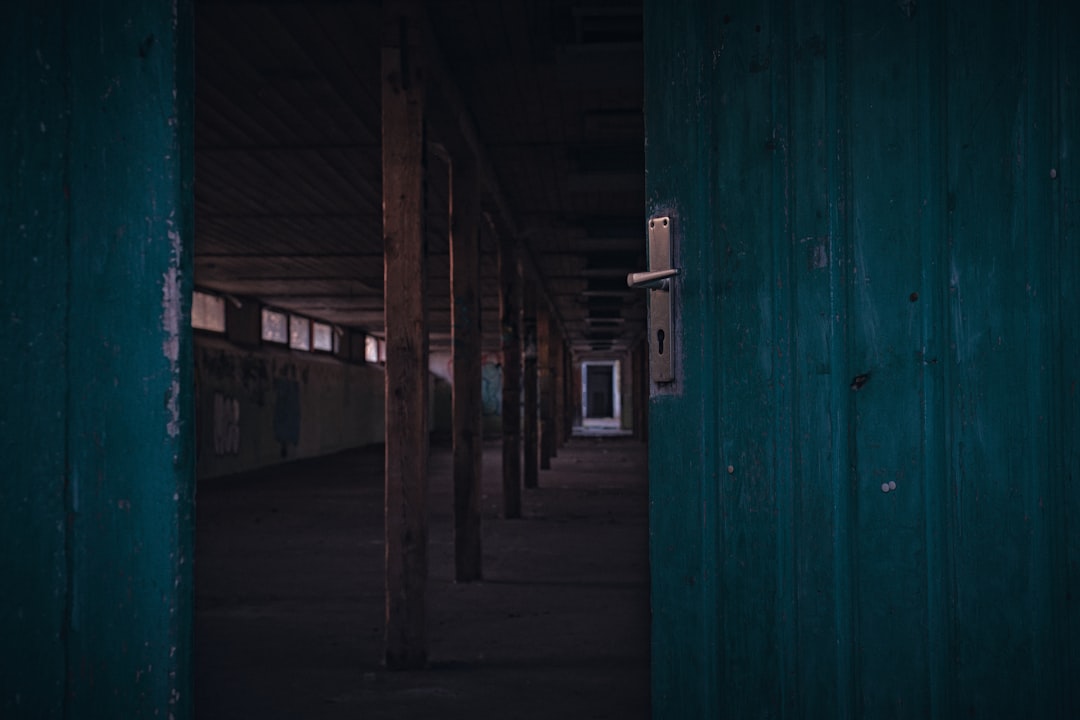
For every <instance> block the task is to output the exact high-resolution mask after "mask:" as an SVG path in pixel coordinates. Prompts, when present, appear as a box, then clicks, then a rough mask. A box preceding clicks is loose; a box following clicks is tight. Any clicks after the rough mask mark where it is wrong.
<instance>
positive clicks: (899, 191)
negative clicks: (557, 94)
mask: <svg viewBox="0 0 1080 720" xmlns="http://www.w3.org/2000/svg"><path fill="white" fill-rule="evenodd" d="M1078 22H1080V12H1078V11H1077V10H1076V9H1074V8H1073V7H1072V6H1071V5H1068V4H1065V3H1050V2H1042V3H1035V4H1031V5H1028V4H1024V3H1021V2H1014V3H1010V4H1006V6H1005V7H1003V8H1000V9H998V8H995V10H994V11H988V10H987V9H986V7H985V5H984V4H979V3H975V2H950V3H946V4H944V5H942V6H929V5H925V4H918V5H916V4H915V3H903V2H902V3H896V2H876V3H852V4H847V5H841V4H839V3H836V2H824V1H822V0H819V1H818V2H808V3H780V2H773V3H765V2H759V3H749V2H748V3H742V4H740V5H739V7H730V6H729V7H723V6H721V7H717V6H715V4H713V3H710V2H705V1H704V0H699V1H697V2H682V3H667V2H663V1H662V0H646V21H645V28H646V30H645V51H646V107H645V115H646V135H647V142H646V161H647V191H648V208H647V211H648V214H649V216H650V217H653V216H658V215H666V216H670V217H672V219H673V236H674V241H675V263H676V265H677V266H679V267H681V268H682V269H683V274H682V275H681V276H679V278H677V280H676V281H675V283H674V286H673V289H672V299H673V302H674V303H675V306H676V308H677V312H676V319H675V342H674V344H673V347H674V348H675V352H676V353H677V355H676V358H675V360H676V375H677V380H676V382H675V383H673V384H670V385H659V386H656V385H654V386H653V388H652V398H651V403H650V430H651V432H650V473H651V482H652V498H651V506H652V517H651V522H652V557H651V560H652V571H653V619H654V624H653V697H654V716H655V717H658V718H663V717H672V718H682V717H720V716H724V717H781V716H783V717H875V718H878V717H886V718H887V717H897V718H901V717H922V716H933V717H953V716H957V715H960V714H964V715H974V716H977V717H987V716H990V717H995V716H998V717H1021V716H1039V717H1055V716H1064V715H1069V714H1076V713H1077V712H1080V699H1078V697H1077V691H1076V690H1074V689H1072V686H1073V684H1074V683H1073V682H1072V678H1074V677H1076V676H1077V675H1078V674H1080V667H1078V665H1077V658H1076V654H1077V647H1078V646H1080V636H1078V630H1077V627H1078V625H1077V618H1076V614H1077V607H1076V605H1077V600H1075V599H1074V598H1076V597H1077V589H1078V581H1077V574H1078V571H1077V565H1078V563H1080V539H1078V536H1080V529H1078V527H1077V523H1075V522H1074V523H1072V524H1071V527H1070V524H1069V523H1068V522H1067V520H1068V518H1069V517H1070V516H1071V517H1076V513H1077V512H1080V500H1078V495H1080V493H1078V491H1077V489H1076V488H1075V485H1074V484H1073V483H1072V482H1071V480H1072V479H1074V478H1076V476H1077V475H1078V469H1080V459H1078V455H1077V450H1076V447H1075V446H1076V439H1077V430H1078V428H1080V423H1078V417H1080V406H1078V401H1077V397H1076V396H1077V391H1076V389H1075V387H1076V386H1075V383H1076V382H1077V375H1078V373H1077V370H1076V365H1077V362H1076V358H1077V356H1078V355H1077V350H1078V348H1077V340H1076V335H1077V334H1078V332H1080V331H1078V330H1077V327H1078V326H1080V322H1078V321H1080V317H1078V314H1080V313H1078V307H1080V306H1078V303H1077V300H1078V298H1077V293H1076V279H1075V278H1076V277H1077V275H1078V274H1080V255H1078V253H1077V251H1076V249H1075V246H1076V225H1077V223H1076V220H1077V210H1076V200H1077V195H1078V192H1077V189H1076V188H1077V183H1076V182H1075V181H1074V180H1073V179H1072V178H1071V176H1070V175H1069V171H1070V170H1071V169H1072V167H1073V163H1072V160H1071V158H1070V156H1069V150H1070V146H1071V145H1072V144H1075V143H1076V141H1077V140H1080V127H1078V120H1077V110H1078V103H1077V93H1078V89H1077V88H1078V85H1077V82H1076V73H1077V70H1076V68H1077V67H1078V64H1077V57H1076V55H1077V52H1076V50H1075V49H1074V48H1073V47H1072V46H1071V43H1070V42H1067V41H1066V40H1067V38H1063V37H1062V34H1061V31H1060V29H1061V28H1068V27H1076V26H1077V24H1078Z"/></svg>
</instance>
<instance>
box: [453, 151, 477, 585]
mask: <svg viewBox="0 0 1080 720" xmlns="http://www.w3.org/2000/svg"><path fill="white" fill-rule="evenodd" d="M452 206H453V221H452V228H453V230H452V236H451V238H450V275H451V291H450V294H451V305H452V317H453V330H452V332H453V343H452V348H453V365H454V389H453V393H454V394H453V405H454V407H453V425H454V427H453V430H452V433H453V446H454V575H455V578H456V579H457V580H458V582H468V581H472V580H479V579H480V578H481V577H482V575H483V570H482V558H483V548H482V543H481V516H480V499H481V498H480V492H481V484H480V483H481V477H482V475H481V471H482V463H481V456H482V451H483V445H482V441H483V424H482V421H483V417H482V412H483V402H482V397H481V391H482V389H483V388H482V380H483V379H482V376H481V371H482V367H481V357H482V354H481V344H480V341H481V335H480V330H481V329H480V187H479V183H478V182H477V177H476V170H475V168H474V167H472V165H471V164H470V163H469V161H468V160H467V159H461V160H455V161H454V164H453V200H452Z"/></svg>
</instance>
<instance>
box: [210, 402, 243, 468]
mask: <svg viewBox="0 0 1080 720" xmlns="http://www.w3.org/2000/svg"><path fill="white" fill-rule="evenodd" d="M213 427H214V452H215V453H216V454H218V455H239V454H240V401H239V400H237V399H236V398H234V397H229V396H227V395H222V394H221V393H214V423H213Z"/></svg>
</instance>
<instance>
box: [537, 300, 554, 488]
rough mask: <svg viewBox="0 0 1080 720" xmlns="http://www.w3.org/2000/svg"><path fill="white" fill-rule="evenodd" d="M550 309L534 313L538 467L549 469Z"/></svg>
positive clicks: (551, 419)
mask: <svg viewBox="0 0 1080 720" xmlns="http://www.w3.org/2000/svg"><path fill="white" fill-rule="evenodd" d="M553 326H554V323H553V322H552V320H551V310H550V309H549V308H547V307H544V306H541V307H540V308H538V310H537V315H536V355H537V365H538V372H539V381H540V469H541V470H550V469H551V456H552V454H553V452H554V446H555V383H554V380H553V376H552V372H551V346H552V343H553V342H554V340H553V334H554V327H553Z"/></svg>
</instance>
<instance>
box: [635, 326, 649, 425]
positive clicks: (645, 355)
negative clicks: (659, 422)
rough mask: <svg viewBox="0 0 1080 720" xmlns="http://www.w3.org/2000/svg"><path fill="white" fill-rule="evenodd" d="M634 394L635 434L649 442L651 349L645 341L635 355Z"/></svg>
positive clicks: (640, 344) (638, 346) (638, 347)
mask: <svg viewBox="0 0 1080 720" xmlns="http://www.w3.org/2000/svg"><path fill="white" fill-rule="evenodd" d="M634 357H635V362H634V378H635V385H634V394H635V397H636V398H637V403H636V404H637V420H636V424H635V434H636V435H637V437H638V439H639V440H641V441H642V442H648V441H649V347H648V343H647V342H646V341H645V340H642V341H641V342H640V343H638V345H637V349H636V350H635V353H634Z"/></svg>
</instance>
